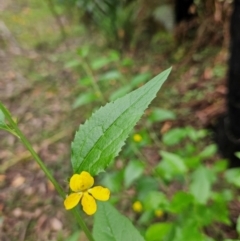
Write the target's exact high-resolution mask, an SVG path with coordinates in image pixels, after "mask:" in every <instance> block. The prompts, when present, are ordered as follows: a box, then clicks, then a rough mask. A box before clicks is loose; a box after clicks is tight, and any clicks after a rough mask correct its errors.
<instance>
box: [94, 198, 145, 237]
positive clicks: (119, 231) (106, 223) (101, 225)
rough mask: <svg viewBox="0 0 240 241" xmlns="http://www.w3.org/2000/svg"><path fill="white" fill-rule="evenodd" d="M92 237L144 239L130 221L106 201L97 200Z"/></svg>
mask: <svg viewBox="0 0 240 241" xmlns="http://www.w3.org/2000/svg"><path fill="white" fill-rule="evenodd" d="M93 237H94V239H95V241H124V240H126V241H127V240H129V241H144V238H143V237H142V236H141V234H140V233H139V232H138V230H137V229H136V228H135V227H134V226H133V225H132V223H131V222H130V221H129V220H128V219H127V218H126V217H124V216H123V215H122V214H120V213H119V212H118V211H117V210H116V209H115V208H114V207H113V206H112V205H111V204H109V203H108V202H98V210H97V213H96V214H95V215H94V226H93Z"/></svg>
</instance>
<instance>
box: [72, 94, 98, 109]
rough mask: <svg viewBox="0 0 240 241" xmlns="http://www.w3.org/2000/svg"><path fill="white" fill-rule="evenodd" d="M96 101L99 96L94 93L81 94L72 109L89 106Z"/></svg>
mask: <svg viewBox="0 0 240 241" xmlns="http://www.w3.org/2000/svg"><path fill="white" fill-rule="evenodd" d="M96 99H97V96H96V95H95V94H94V93H92V92H89V93H84V94H80V95H79V96H78V97H77V99H76V100H75V101H74V103H73V106H72V108H73V109H75V108H77V107H79V106H82V105H86V104H89V103H91V102H93V101H94V100H96Z"/></svg>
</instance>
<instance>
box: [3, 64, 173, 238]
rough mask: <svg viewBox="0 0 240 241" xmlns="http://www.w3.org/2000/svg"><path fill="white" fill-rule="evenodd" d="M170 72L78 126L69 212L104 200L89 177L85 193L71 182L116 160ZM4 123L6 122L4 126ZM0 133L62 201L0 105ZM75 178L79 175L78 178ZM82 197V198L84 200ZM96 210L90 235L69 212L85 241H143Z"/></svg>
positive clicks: (114, 214) (116, 217) (105, 210)
mask: <svg viewBox="0 0 240 241" xmlns="http://www.w3.org/2000/svg"><path fill="white" fill-rule="evenodd" d="M170 72H171V68H169V69H167V70H165V71H164V72H162V73H161V74H159V75H157V76H156V77H155V78H153V79H152V80H150V81H149V82H148V83H146V84H145V85H143V86H142V87H140V88H138V89H137V90H135V91H132V92H131V93H129V94H127V95H125V96H124V97H122V98H119V99H117V100H116V101H114V102H110V103H108V104H107V105H106V106H104V107H101V108H100V109H99V110H98V111H96V112H95V113H94V114H93V115H92V117H91V118H90V119H89V120H87V121H86V122H85V124H83V125H80V127H79V130H78V131H77V132H76V135H75V138H74V140H73V142H72V145H71V153H72V154H71V163H72V167H73V173H74V174H73V176H74V182H72V185H70V186H72V187H74V188H73V189H74V190H72V191H74V193H73V195H75V197H76V196H77V195H79V197H77V199H76V198H75V197H74V198H75V199H74V198H73V199H74V200H73V199H68V201H69V202H71V201H72V200H73V201H74V202H75V203H74V205H72V203H70V204H69V203H67V207H70V208H72V207H73V206H75V204H76V205H77V203H78V202H79V201H80V200H81V199H82V202H84V204H83V203H82V206H83V208H84V209H85V210H86V209H87V208H88V207H87V205H88V203H86V200H87V198H89V197H91V198H92V196H93V197H94V196H95V198H96V199H97V200H102V201H105V200H108V194H107V195H106V192H107V190H106V189H100V188H99V187H98V188H97V189H96V190H94V189H93V191H92V190H91V186H92V184H93V180H92V179H91V178H90V177H89V175H88V177H89V180H90V179H91V180H90V181H89V180H86V181H87V182H89V184H87V186H88V188H90V189H88V191H85V189H84V190H83V191H82V189H81V188H80V186H81V185H80V184H79V183H77V181H76V182H75V179H76V180H81V182H83V183H84V182H85V180H83V179H82V175H81V173H89V174H90V176H95V175H97V174H98V173H99V172H102V171H104V170H105V169H106V168H107V166H108V165H109V164H110V162H111V161H112V160H113V159H114V157H116V156H117V155H118V153H119V152H120V150H121V148H122V146H123V145H124V142H125V140H126V139H127V137H128V135H129V133H130V132H131V130H132V129H133V127H134V126H135V124H136V123H137V121H138V120H139V119H140V118H141V116H142V115H143V113H144V111H145V109H146V108H147V107H148V106H149V104H150V103H151V101H152V100H153V99H154V98H155V96H156V94H157V92H158V91H159V89H160V88H161V86H162V84H163V83H164V81H165V80H166V79H167V77H168V75H169V74H170ZM5 119H6V120H5ZM6 121H7V122H8V123H7V124H6ZM0 129H4V130H6V131H9V132H11V133H12V134H14V135H16V136H18V137H19V139H20V140H21V141H22V143H23V144H24V145H25V147H26V148H27V149H28V150H29V151H30V153H31V154H32V155H33V157H34V159H35V160H36V162H37V163H38V164H39V165H40V167H41V168H42V170H43V171H44V172H45V174H46V176H47V178H48V179H49V180H50V181H51V182H52V183H53V185H54V186H55V188H56V190H57V191H58V192H59V194H60V195H61V196H62V197H63V198H65V196H66V195H65V194H64V192H63V190H62V188H61V187H60V186H59V184H58V182H57V181H56V180H55V179H54V178H53V176H52V175H51V172H50V171H49V170H48V168H47V167H46V166H45V164H44V163H43V162H42V160H41V159H40V157H39V156H38V155H37V154H36V152H35V151H34V150H33V148H32V145H31V144H30V143H29V142H28V140H27V139H26V137H25V136H24V135H23V133H22V132H21V131H20V130H19V128H18V126H17V124H16V123H15V121H14V120H13V118H12V116H11V114H10V112H9V111H8V110H7V109H6V107H5V106H4V105H3V104H2V103H1V102H0ZM76 175H77V176H76ZM79 175H81V178H80V176H79ZM83 176H84V175H83ZM75 187H76V188H75ZM102 191H104V192H105V194H104V193H102ZM84 195H85V197H86V198H85V199H84ZM91 195H92V196H91ZM82 196H83V198H82ZM92 199H93V198H92ZM84 200H85V201H84ZM94 202H95V201H94ZM65 204H66V199H65ZM68 205H69V206H68ZM94 205H95V203H94ZM65 206H66V205H65ZM98 206H99V207H98V211H97V212H96V214H95V217H94V226H93V235H92V234H91V232H90V231H89V229H88V228H87V226H86V224H85V222H84V220H83V218H82V217H81V215H80V214H79V213H78V211H77V209H76V208H72V209H71V211H72V212H73V214H74V216H75V218H76V220H77V221H78V223H79V225H80V226H81V228H82V230H83V231H84V232H85V234H86V236H87V238H88V240H90V241H94V240H95V241H103V240H104V241H124V240H131V241H144V238H143V237H142V236H141V234H140V233H139V232H138V231H137V230H136V229H135V228H134V226H133V225H132V224H131V222H130V221H129V220H128V219H127V218H126V217H124V216H123V215H122V214H120V213H119V212H118V211H117V210H116V209H115V208H114V207H113V206H112V205H111V204H109V203H106V202H105V203H102V202H101V203H98ZM70 208H69V209H70ZM93 208H94V209H93ZM95 209H96V210H97V207H95V206H94V207H93V206H92V207H90V209H89V210H90V211H89V213H90V214H93V213H95ZM86 213H87V212H86Z"/></svg>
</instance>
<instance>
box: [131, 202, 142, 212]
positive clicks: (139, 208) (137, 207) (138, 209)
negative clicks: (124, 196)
mask: <svg viewBox="0 0 240 241" xmlns="http://www.w3.org/2000/svg"><path fill="white" fill-rule="evenodd" d="M132 209H133V211H135V212H136V213H141V212H142V210H143V206H142V204H141V202H140V201H136V202H134V203H133V205H132Z"/></svg>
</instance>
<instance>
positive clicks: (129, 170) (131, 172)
mask: <svg viewBox="0 0 240 241" xmlns="http://www.w3.org/2000/svg"><path fill="white" fill-rule="evenodd" d="M144 168H145V165H144V164H143V162H141V161H138V160H132V161H130V162H129V163H128V165H127V167H126V169H125V171H124V184H125V186H126V188H128V187H129V186H130V185H131V184H132V183H133V182H134V181H135V180H136V179H138V178H139V177H140V176H141V175H142V174H143V171H144Z"/></svg>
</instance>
